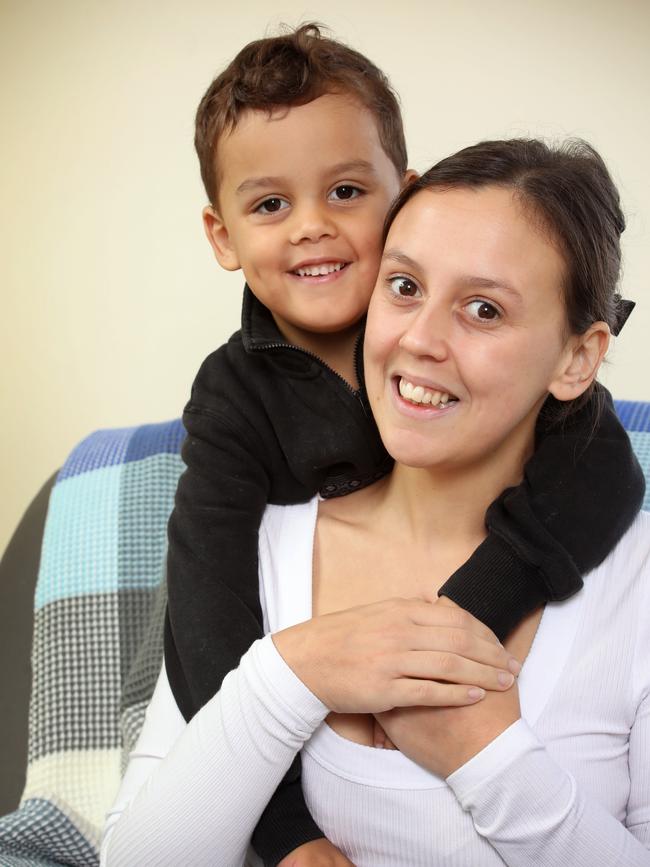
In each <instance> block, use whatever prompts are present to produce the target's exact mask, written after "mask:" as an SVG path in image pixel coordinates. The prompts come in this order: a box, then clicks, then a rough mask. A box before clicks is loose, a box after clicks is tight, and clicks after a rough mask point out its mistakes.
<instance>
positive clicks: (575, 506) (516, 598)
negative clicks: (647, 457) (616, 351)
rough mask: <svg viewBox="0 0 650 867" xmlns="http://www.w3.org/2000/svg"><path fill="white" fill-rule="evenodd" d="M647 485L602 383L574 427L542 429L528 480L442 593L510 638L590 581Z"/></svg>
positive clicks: (490, 521)
mask: <svg viewBox="0 0 650 867" xmlns="http://www.w3.org/2000/svg"><path fill="white" fill-rule="evenodd" d="M644 492H645V480H644V476H643V471H642V470H641V467H640V466H639V463H638V461H637V460H636V457H635V455H634V451H633V449H632V446H631V444H630V440H629V438H628V436H627V433H626V432H625V430H624V428H623V426H622V425H621V423H620V421H619V420H618V418H617V416H616V412H615V410H614V405H613V402H612V397H611V395H610V394H609V392H608V391H607V390H606V389H605V388H603V387H602V386H600V385H597V387H596V389H595V390H594V392H593V394H592V397H591V398H590V400H589V402H588V403H587V404H586V405H585V406H584V407H583V408H582V409H581V410H580V411H579V412H577V413H576V414H575V415H574V416H573V417H571V418H570V420H569V421H567V422H566V423H565V424H564V425H560V426H557V427H549V428H548V429H544V427H543V426H542V425H540V426H539V429H538V443H537V448H536V450H535V453H534V455H533V457H532V458H531V459H530V460H529V461H528V463H527V464H526V467H525V470H524V479H523V481H522V482H521V484H520V485H518V486H517V487H514V488H507V489H506V490H505V491H504V492H503V493H502V494H501V496H500V497H499V498H498V499H497V500H495V502H494V503H492V505H491V506H490V507H489V509H488V511H487V514H486V526H487V529H488V536H487V537H486V539H485V540H484V541H483V543H482V544H481V545H480V546H479V547H478V548H477V549H476V551H475V552H474V554H473V555H472V557H471V558H470V559H469V560H468V561H467V562H466V563H465V564H464V565H463V566H461V568H460V569H458V570H457V571H456V572H454V574H453V575H452V576H451V577H450V578H449V580H448V581H447V582H446V583H445V584H444V585H443V586H442V587H441V588H440V591H439V595H444V596H448V597H449V598H450V599H452V600H453V601H454V602H456V603H457V604H458V605H460V606H462V607H463V608H465V609H467V610H468V611H470V612H471V613H472V614H473V615H474V616H475V617H477V618H478V619H479V620H482V621H483V622H484V623H485V624H486V625H487V626H489V627H490V629H492V630H493V631H494V632H495V633H496V635H497V636H498V637H499V638H500V639H503V638H505V636H507V635H508V633H509V632H510V631H511V630H512V629H513V628H514V627H515V626H516V625H517V623H519V622H520V620H521V619H522V618H523V617H524V616H525V615H526V614H527V613H529V612H530V611H532V610H533V609H535V608H537V607H538V606H539V605H541V604H543V603H544V602H547V601H554V600H560V599H567V598H568V597H569V596H572V595H573V594H574V593H576V592H577V591H578V590H579V589H580V588H581V587H582V576H584V575H586V574H587V573H588V572H589V571H590V570H591V569H593V568H594V567H596V566H597V565H598V564H599V563H601V562H602V561H603V560H604V559H605V557H606V556H607V555H608V554H609V552H610V551H611V550H612V549H613V548H614V547H615V545H616V544H617V543H618V541H619V540H620V539H621V537H622V536H623V534H624V533H625V531H626V530H627V528H628V527H629V526H630V524H631V523H632V520H633V519H634V517H635V515H636V514H637V513H638V511H639V509H640V508H641V505H642V503H643V496H644Z"/></svg>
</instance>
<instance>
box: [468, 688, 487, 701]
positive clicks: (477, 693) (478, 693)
mask: <svg viewBox="0 0 650 867" xmlns="http://www.w3.org/2000/svg"><path fill="white" fill-rule="evenodd" d="M467 695H468V696H469V697H470V698H471V700H472V701H478V700H479V699H481V698H483V696H484V695H485V690H484V689H481V688H480V686H473V687H471V688H470V689H468V690H467Z"/></svg>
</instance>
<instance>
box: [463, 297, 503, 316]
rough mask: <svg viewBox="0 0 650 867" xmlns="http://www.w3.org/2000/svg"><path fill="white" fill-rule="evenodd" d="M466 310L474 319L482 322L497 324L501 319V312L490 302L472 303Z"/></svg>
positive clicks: (478, 301) (477, 301)
mask: <svg viewBox="0 0 650 867" xmlns="http://www.w3.org/2000/svg"><path fill="white" fill-rule="evenodd" d="M465 309H466V310H468V311H469V313H470V315H471V316H472V317H473V318H474V319H480V320H481V321H482V322H495V321H496V320H497V319H500V318H501V312H500V311H499V310H498V309H497V308H496V307H495V306H494V304H490V302H489V301H481V300H480V299H477V300H476V301H470V303H469V304H468V305H467V307H466V308H465Z"/></svg>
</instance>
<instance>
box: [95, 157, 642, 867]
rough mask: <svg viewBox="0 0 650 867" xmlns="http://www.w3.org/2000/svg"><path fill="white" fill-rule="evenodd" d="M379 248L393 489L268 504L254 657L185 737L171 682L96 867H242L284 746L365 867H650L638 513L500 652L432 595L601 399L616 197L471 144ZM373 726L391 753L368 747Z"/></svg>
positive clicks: (370, 356)
mask: <svg viewBox="0 0 650 867" xmlns="http://www.w3.org/2000/svg"><path fill="white" fill-rule="evenodd" d="M387 225H388V227H389V230H388V235H387V239H386V249H385V252H384V256H383V260H382V265H381V269H380V273H379V278H378V282H377V287H376V290H375V294H374V296H373V299H372V302H371V307H370V311H369V314H368V324H367V330H366V338H365V372H366V387H367V390H368V396H369V399H370V401H371V405H372V408H373V412H374V414H375V417H376V419H377V423H378V426H379V429H380V432H381V435H382V439H383V440H384V443H385V445H386V447H387V449H388V451H389V452H390V453H391V454H392V455H393V457H394V458H395V461H396V463H395V468H394V470H393V472H392V474H391V475H390V477H388V478H387V479H385V480H383V481H381V482H379V483H378V484H376V485H374V486H372V487H370V488H367V489H364V490H362V491H359V492H358V493H355V494H354V495H353V496H350V497H346V498H342V499H338V500H330V501H324V502H320V503H319V502H317V501H312V503H309V504H306V505H303V506H295V507H293V506H292V507H275V506H271V507H269V508H268V510H267V514H266V517H265V521H264V524H263V527H262V531H261V534H260V561H261V564H262V565H261V579H260V591H261V597H262V602H263V609H264V613H265V623H266V624H267V626H268V631H269V633H272V635H270V634H269V635H267V636H266V637H265V638H264V639H262V640H261V641H259V642H257V643H256V644H255V645H254V646H253V648H252V649H251V651H249V652H248V653H247V654H246V655H245V657H243V659H242V662H241V664H240V667H239V669H238V670H237V671H236V672H233V673H232V674H231V675H229V676H228V678H226V680H225V681H224V684H223V686H222V689H221V691H220V693H219V695H217V696H216V697H215V698H214V699H213V700H212V701H211V702H210V703H209V704H208V705H206V707H205V708H204V709H203V710H202V711H201V712H200V713H199V714H197V716H196V717H195V718H194V719H193V720H192V722H191V723H190V725H189V726H187V728H185V725H184V723H183V720H182V717H181V715H180V713H179V712H178V710H177V708H175V706H174V702H173V697H172V696H171V692H170V691H169V687H168V685H167V684H166V681H165V676H164V671H163V673H162V675H161V679H160V681H159V684H158V687H157V690H156V694H155V696H154V699H153V700H152V704H151V706H150V709H149V712H148V717H147V722H146V723H145V729H144V731H143V734H142V737H141V740H140V744H139V748H138V752H139V754H140V756H139V757H138V758H136V759H134V760H132V762H131V764H130V766H129V769H128V771H127V775H126V777H125V781H124V785H123V790H122V793H121V796H120V798H118V802H117V804H116V808H115V811H114V815H113V816H112V817H111V819H110V820H109V822H110V823H112V824H111V825H110V830H109V832H108V834H107V836H106V840H105V846H104V853H103V858H104V863H106V864H109V865H113V864H122V863H129V864H132V863H173V864H176V863H191V864H201V863H214V859H215V853H218V856H217V857H218V860H219V863H220V864H228V865H229V864H239V863H241V862H242V861H243V858H244V855H245V851H246V846H247V842H248V840H249V839H250V835H251V833H252V831H253V829H254V827H255V825H256V823H257V820H258V818H259V815H260V813H261V811H262V810H263V808H264V806H265V804H266V803H267V801H268V799H269V797H270V795H271V794H272V792H273V791H274V789H275V786H276V785H277V784H278V782H279V781H280V779H281V778H282V776H283V775H284V773H285V772H286V770H287V768H288V767H289V765H290V764H291V762H292V760H293V758H294V756H295V754H296V752H297V751H298V750H300V749H302V757H303V787H304V790H305V795H306V799H307V803H308V805H309V808H310V810H311V812H312V814H313V815H314V817H315V819H316V821H317V822H318V823H319V824H320V826H321V827H322V828H323V830H324V832H325V834H326V835H327V837H328V838H329V839H330V840H332V841H333V842H334V843H335V844H336V845H337V846H339V847H340V848H341V849H342V851H344V852H345V853H346V855H347V856H348V857H349V858H350V859H351V861H352V862H353V863H355V864H357V865H397V864H408V865H425V864H426V865H430V864H445V865H458V867H467V865H474V864H476V865H492V864H501V863H506V864H510V865H517V867H527V865H531V867H532V865H533V864H534V865H538V867H539V865H558V864H571V865H583V864H584V865H587V864H588V865H590V867H593V865H600V864H602V865H612V864H615V863H619V864H625V865H636V864H638V865H642V864H650V851H648V850H649V849H650V774H648V773H647V771H645V770H644V768H645V764H646V763H647V759H648V755H649V754H650V723H649V719H650V713H649V711H650V698H649V697H648V696H650V667H649V666H648V665H647V660H648V648H650V635H649V634H648V633H649V632H650V627H648V625H647V617H645V616H641V614H640V613H643V612H645V611H646V610H647V604H648V598H647V597H648V590H647V586H646V585H648V583H649V582H648V581H647V580H646V581H644V580H643V579H644V577H645V578H646V579H647V577H648V568H649V567H648V566H647V565H646V564H647V563H648V562H650V557H649V555H650V543H649V539H650V534H649V533H648V520H649V519H648V517H647V516H645V515H641V516H640V517H639V518H638V519H637V520H636V522H635V523H634V524H633V526H632V527H631V529H630V530H629V531H628V533H627V534H626V536H625V537H624V538H623V540H622V541H621V543H620V544H619V546H618V547H617V548H616V549H615V551H614V552H613V553H612V554H611V555H610V557H608V558H607V560H606V561H605V562H604V563H603V564H602V565H601V566H600V567H598V569H597V570H595V571H594V573H592V575H591V576H590V579H589V582H588V586H587V587H586V588H585V589H584V590H583V591H582V592H581V593H580V594H578V595H577V596H576V597H574V598H572V599H571V600H569V601H568V602H565V603H556V604H554V605H549V606H547V609H546V610H545V611H541V610H540V611H537V612H534V614H533V615H531V616H530V617H529V618H528V620H526V621H525V622H524V623H522V624H521V625H520V626H519V627H518V628H517V629H516V630H515V632H514V633H513V634H512V635H511V636H510V638H509V640H508V642H507V646H506V651H507V653H506V652H505V651H504V650H503V649H502V648H501V647H500V646H499V645H498V643H497V642H496V641H495V640H494V637H493V636H492V635H491V634H490V633H489V632H488V631H487V630H486V629H485V628H484V627H481V625H480V624H478V623H477V622H476V621H473V620H472V618H470V617H469V615H466V614H465V613H464V612H462V611H460V610H459V609H455V608H453V607H448V606H446V605H445V604H444V603H441V602H440V601H436V591H437V589H438V588H437V586H436V584H435V582H433V583H432V580H431V579H432V574H433V570H432V567H433V568H434V569H435V570H436V572H437V574H438V575H439V578H440V582H442V581H443V580H444V578H445V577H446V576H447V575H449V574H450V573H451V572H453V571H454V570H455V569H456V568H457V567H458V565H459V564H461V563H462V562H464V561H465V560H466V559H467V557H468V556H469V554H470V553H471V552H472V551H473V550H474V548H475V547H476V546H477V545H478V544H479V543H480V542H481V540H482V539H483V537H484V535H485V527H484V515H485V510H486V508H487V506H488V504H489V503H491V502H492V501H493V500H494V499H495V497H497V495H498V494H499V493H500V492H501V491H503V490H504V488H507V487H508V486H510V485H512V484H514V483H516V482H517V481H518V480H519V479H521V477H522V474H523V472H524V466H525V462H526V460H527V458H528V457H529V456H530V454H531V452H532V450H533V449H534V432H535V424H536V420H537V417H538V415H539V413H540V411H544V412H549V413H556V414H557V415H558V423H560V421H561V417H563V421H562V423H565V424H567V425H569V426H570V413H571V409H572V407H575V406H577V404H578V403H579V401H580V398H581V397H583V396H584V395H585V394H586V393H587V392H588V390H589V389H590V388H592V387H593V382H594V379H595V376H596V373H597V371H598V367H599V365H600V362H601V361H602V358H603V356H604V354H605V351H606V349H607V344H608V339H609V332H610V327H611V328H612V329H614V328H616V327H617V325H619V324H620V321H619V320H620V318H621V316H622V312H621V305H620V299H618V296H616V295H615V293H614V289H615V285H616V281H617V278H618V270H619V264H620V248H619V235H620V232H621V231H622V229H623V226H624V222H623V217H622V215H621V212H620V209H619V203H618V195H617V193H616V190H615V188H614V186H613V184H612V182H611V179H610V178H609V175H608V174H607V171H606V169H605V167H604V165H603V164H602V161H601V160H600V158H599V157H598V155H597V154H595V152H593V150H591V149H590V148H589V147H588V146H587V145H584V144H581V143H578V144H575V145H571V146H569V147H567V148H564V149H562V150H549V149H548V148H546V147H545V146H544V145H543V144H541V143H539V142H535V141H532V142H525V141H512V142H493V143H484V144H481V145H477V146H476V147H474V148H468V149H466V150H465V151H461V152H460V153H459V154H456V155H455V156H452V157H450V158H448V159H447V160H443V161H442V162H441V163H439V164H438V165H437V166H435V167H434V168H433V169H431V170H430V171H429V172H427V173H426V174H425V175H424V176H423V177H422V178H421V179H419V180H418V181H417V182H416V183H415V184H413V185H412V186H411V187H409V188H408V189H407V190H406V191H405V192H404V193H403V194H402V195H401V196H400V198H399V199H398V201H397V202H396V204H395V206H394V207H393V209H392V211H391V213H390V215H389V218H388V222H387ZM595 471H597V468H595ZM576 507H579V504H577V505H576ZM309 618H311V619H309ZM296 624H297V625H296ZM613 647H616V655H613V654H612V653H611V648H613ZM510 655H512V657H514V658H517V659H520V660H526V662H525V665H524V668H523V670H522V674H521V677H520V681H519V684H518V685H517V684H515V685H513V686H512V687H510V688H508V687H509V685H510V681H511V680H512V678H511V677H509V675H508V673H507V671H506V668H507V666H508V662H509V659H510V658H511V657H510ZM499 669H501V681H503V682H502V683H501V685H500V687H499V678H498V675H497V670H499ZM512 670H514V671H517V670H518V667H517V665H516V664H514V665H513V666H512ZM477 686H478V687H481V688H477ZM486 687H487V688H488V691H487V693H485V692H484V689H482V688H486ZM373 714H374V715H375V716H376V717H377V718H378V719H379V721H380V722H381V725H382V726H383V728H384V729H385V731H386V733H387V735H388V737H389V738H390V739H391V740H392V741H393V743H394V744H395V745H396V746H397V747H398V749H399V750H400V751H401V752H396V751H389V750H375V749H372V745H373V716H372V715H373ZM324 720H326V723H327V724H326V725H323V724H322V723H323V721H324ZM145 755H148V756H150V758H145V757H143V756H145ZM162 757H165V760H164V762H161V758H162ZM138 790H139V791H138ZM134 792H138V794H137V796H136V797H135V799H134V800H133V803H132V804H131V805H130V807H128V810H126V811H125V812H124V815H122V816H121V817H120V813H121V812H122V811H123V810H124V805H125V804H127V803H128V802H129V801H130V799H131V797H132V794H133V793H134ZM181 809H182V811H183V812H182V814H181V812H180V811H181Z"/></svg>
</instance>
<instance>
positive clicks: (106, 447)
mask: <svg viewBox="0 0 650 867" xmlns="http://www.w3.org/2000/svg"><path fill="white" fill-rule="evenodd" d="M616 407H617V411H618V413H619V416H620V418H621V421H622V422H623V424H624V425H625V427H626V428H627V430H628V432H629V434H630V439H631V440H632V445H633V446H634V449H635V451H636V453H637V456H638V458H639V461H640V463H641V466H642V467H643V469H644V472H645V475H646V478H649V477H650V403H637V402H632V401H619V402H617V405H616ZM183 436H184V431H183V428H182V426H181V423H180V421H172V422H166V423H163V424H157V425H145V426H143V427H136V428H128V429H124V430H109V431H99V432H97V433H94V434H92V436H90V437H88V438H87V439H86V440H84V441H83V442H82V443H81V444H80V445H79V446H77V448H76V449H75V450H74V451H73V452H72V453H71V455H70V457H69V458H68V460H67V461H66V463H65V465H64V467H63V469H62V470H61V472H60V473H59V476H58V479H57V483H56V485H55V487H54V489H53V490H52V493H51V496H50V507H49V512H48V517H47V523H46V527H45V534H44V540H43V550H42V557H41V566H40V573H39V579H38V584H37V588H36V598H35V606H34V607H35V615H34V618H35V622H34V643H33V651H32V666H33V685H32V698H31V707H30V740H29V764H28V770H27V782H26V786H25V791H24V793H23V797H22V801H21V804H20V807H19V809H18V810H16V811H15V812H14V813H11V814H10V815H9V816H5V817H4V818H0V867H54V865H63V864H65V865H74V867H82V865H83V867H88V865H96V864H98V859H99V855H98V849H99V841H100V835H101V829H102V825H103V822H104V815H105V813H106V811H107V810H108V809H109V807H110V806H111V804H112V802H113V799H114V797H115V795H116V793H117V788H118V785H119V781H120V777H121V774H122V771H123V769H124V766H125V763H126V759H127V757H128V753H129V751H130V750H131V748H132V746H133V744H134V742H135V740H136V738H137V736H138V734H139V731H140V728H141V726H142V722H143V719H144V711H145V708H146V706H147V703H148V701H149V698H150V696H151V694H152V692H153V688H154V685H155V681H156V678H157V675H158V671H159V669H160V664H161V660H162V627H163V618H164V610H165V602H166V597H165V582H164V580H163V578H164V562H165V549H166V526H167V518H168V516H169V513H170V511H171V508H172V504H173V497H174V491H175V489H176V483H177V481H178V476H179V475H180V473H181V471H182V469H183V464H182V461H181V459H180V456H179V450H180V444H181V442H182V439H183ZM643 508H644V509H648V510H650V488H649V490H648V491H647V492H646V498H645V502H644V505H643Z"/></svg>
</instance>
